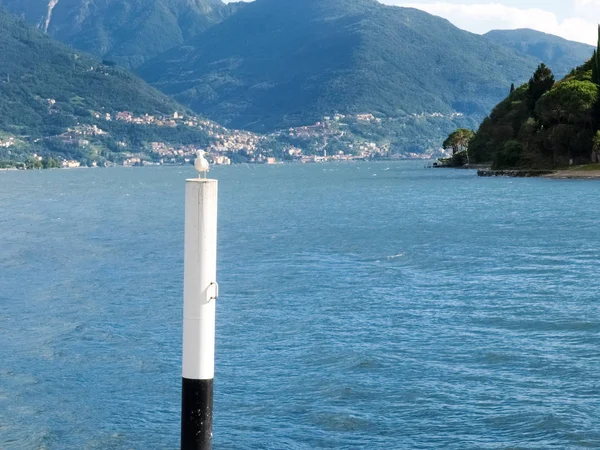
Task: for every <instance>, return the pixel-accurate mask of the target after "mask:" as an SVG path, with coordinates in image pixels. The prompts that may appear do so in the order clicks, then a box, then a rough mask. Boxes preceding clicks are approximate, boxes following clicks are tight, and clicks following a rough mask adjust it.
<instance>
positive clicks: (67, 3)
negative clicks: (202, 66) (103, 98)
mask: <svg viewBox="0 0 600 450" xmlns="http://www.w3.org/2000/svg"><path fill="white" fill-rule="evenodd" d="M0 5H4V6H6V7H7V8H8V9H9V10H10V11H12V12H13V13H15V14H16V15H18V16H21V17H23V18H24V19H25V20H26V21H27V22H28V23H29V24H31V25H33V26H36V27H38V28H39V29H41V30H42V31H46V32H47V33H48V34H50V35H51V36H52V37H54V38H56V39H58V40H60V41H63V42H66V43H68V44H70V45H72V46H73V47H75V48H77V49H80V50H83V51H86V52H89V53H91V54H94V55H95V56H97V57H99V58H103V59H108V60H111V61H114V62H117V63H118V64H120V65H123V66H125V67H130V68H131V67H137V66H138V65H140V64H141V63H143V62H144V61H145V60H147V59H148V58H151V57H153V56H156V55H158V54H159V53H161V52H163V51H165V50H167V49H169V48H171V47H173V46H175V45H179V44H182V43H183V42H185V40H187V39H189V38H191V37H192V36H195V35H196V34H198V33H200V32H201V31H204V30H206V29H208V28H209V27H210V26H212V25H214V24H215V23H218V22H220V21H221V20H223V19H224V18H225V17H227V16H228V15H229V14H230V13H232V12H233V11H235V10H236V9H237V7H238V5H236V4H231V5H225V4H224V3H223V2H222V1H221V0H94V1H93V2H90V1H89V0H58V1H56V0H52V1H51V0H0Z"/></svg>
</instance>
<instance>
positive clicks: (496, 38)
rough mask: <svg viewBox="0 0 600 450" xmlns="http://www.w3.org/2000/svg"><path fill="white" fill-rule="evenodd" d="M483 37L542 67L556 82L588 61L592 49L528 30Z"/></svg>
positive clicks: (491, 32)
mask: <svg viewBox="0 0 600 450" xmlns="http://www.w3.org/2000/svg"><path fill="white" fill-rule="evenodd" d="M484 36H485V37H486V38H488V39H489V40H490V41H492V42H494V43H496V44H502V45H505V46H507V47H510V48H513V49H515V50H517V51H519V52H522V53H524V54H527V55H530V56H532V57H534V58H536V59H537V60H538V62H543V63H545V64H546V65H547V66H548V67H550V68H551V69H552V72H554V74H556V76H557V78H559V79H560V78H562V77H564V76H566V75H567V74H568V73H569V72H570V71H571V69H572V68H573V67H577V66H579V65H581V64H583V62H584V61H587V60H588V59H589V57H590V55H591V54H592V50H593V49H594V47H592V46H591V45H587V44H581V43H579V42H572V41H567V40H566V39H563V38H561V37H558V36H554V35H551V34H546V33H542V32H540V31H535V30H529V29H520V30H494V31H490V32H489V33H487V34H485V35H484Z"/></svg>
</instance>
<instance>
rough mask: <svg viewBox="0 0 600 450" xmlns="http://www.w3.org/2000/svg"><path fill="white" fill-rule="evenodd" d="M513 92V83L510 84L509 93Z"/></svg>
mask: <svg viewBox="0 0 600 450" xmlns="http://www.w3.org/2000/svg"><path fill="white" fill-rule="evenodd" d="M513 92H515V83H511V84H510V93H511V94H512V93H513Z"/></svg>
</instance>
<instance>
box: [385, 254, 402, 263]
mask: <svg viewBox="0 0 600 450" xmlns="http://www.w3.org/2000/svg"><path fill="white" fill-rule="evenodd" d="M403 256H404V253H397V254H395V255H391V256H386V257H385V259H387V260H388V261H389V260H392V259H398V258H402V257H403Z"/></svg>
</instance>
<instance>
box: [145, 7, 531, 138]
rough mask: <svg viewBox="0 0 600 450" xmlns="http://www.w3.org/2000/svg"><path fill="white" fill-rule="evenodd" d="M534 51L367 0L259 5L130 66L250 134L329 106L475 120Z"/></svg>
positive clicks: (522, 74) (309, 118)
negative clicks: (462, 116)
mask: <svg viewBox="0 0 600 450" xmlns="http://www.w3.org/2000/svg"><path fill="white" fill-rule="evenodd" d="M536 62H537V61H535V60H534V59H533V58H532V57H530V56H527V55H522V54H519V53H517V52H516V51H514V50H512V49H509V48H507V47H505V46H501V45H497V44H494V43H492V42H490V40H488V39H485V38H482V37H481V36H477V35H474V34H472V33H468V32H465V31H462V30H460V29H458V28H456V27H455V26H453V25H452V24H451V23H450V22H448V21H447V20H444V19H441V18H438V17H435V16H431V15H429V14H427V13H425V12H423V11H420V10H416V9H409V8H399V7H392V6H385V5H382V4H380V3H378V2H377V1H375V0H304V1H302V2H299V1H296V0H256V1H255V2H253V3H250V4H248V5H247V6H246V7H244V8H243V9H242V10H241V11H239V12H238V13H236V14H234V15H232V16H230V17H229V18H228V19H227V20H225V21H223V22H221V23H220V24H217V25H215V26H213V27H212V28H210V29H209V30H207V31H206V32H204V33H202V34H200V35H199V36H197V37H196V38H193V39H191V40H189V41H188V42H186V44H185V45H183V46H180V47H177V48H174V49H171V50H169V51H167V52H166V53H165V54H163V55H160V56H159V57H157V58H155V59H153V60H151V61H149V62H147V63H146V64H144V65H143V66H142V67H140V69H139V70H138V73H139V74H140V75H141V76H142V78H144V79H146V80H147V81H149V82H151V83H152V84H153V85H154V86H156V87H158V88H159V89H161V90H162V91H163V92H165V93H167V94H169V95H171V96H173V97H174V98H176V99H177V100H178V101H180V102H182V103H184V104H185V105H188V106H190V107H192V108H193V109H194V110H196V111H198V112H202V113H203V114H206V115H208V116H209V117H211V118H213V119H215V120H218V121H221V122H222V123H224V124H229V125H231V126H234V127H236V128H237V127H239V128H248V129H252V130H255V131H264V130H272V129H275V128H285V127H287V126H295V125H299V124H306V123H312V122H314V121H317V120H319V119H320V118H321V117H322V116H324V115H327V114H331V113H334V112H341V113H361V112H369V113H374V114H381V115H385V116H392V117H397V116H403V115H407V114H413V113H416V114H420V113H435V112H438V113H441V114H443V115H446V114H453V113H457V112H458V113H463V114H465V115H466V116H468V117H471V118H472V119H473V120H475V121H478V120H481V119H482V118H483V117H484V116H485V115H486V114H487V113H488V111H489V110H490V108H491V107H492V106H493V105H494V104H495V103H496V102H497V101H498V99H501V98H502V97H503V96H504V95H505V94H506V91H507V89H508V88H509V87H510V84H511V83H513V82H514V83H520V82H522V81H524V80H525V79H526V78H527V77H529V76H530V75H531V73H532V72H533V70H534V69H535V67H536Z"/></svg>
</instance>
